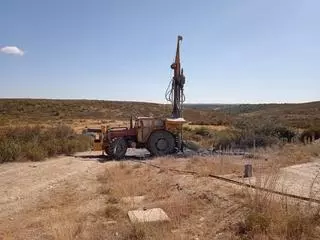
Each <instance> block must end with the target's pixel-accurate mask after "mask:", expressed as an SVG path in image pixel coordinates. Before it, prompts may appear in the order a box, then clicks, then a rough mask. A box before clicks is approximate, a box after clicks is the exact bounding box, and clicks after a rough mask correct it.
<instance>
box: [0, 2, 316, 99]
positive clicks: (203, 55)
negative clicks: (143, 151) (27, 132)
mask: <svg viewBox="0 0 320 240" xmlns="http://www.w3.org/2000/svg"><path fill="white" fill-rule="evenodd" d="M0 3H1V4H0V48H2V50H3V51H2V52H0V83H1V88H0V97H1V98H21V97H28V98H63V99H69V98H70V99H84V98H85V99H106V100H134V101H135V100H136V101H149V102H160V103H165V97H164V94H165V90H166V88H167V85H168V83H169V81H170V79H171V77H172V72H171V69H170V65H171V63H172V61H173V58H174V54H175V47H176V38H177V35H178V34H181V35H182V36H183V38H184V39H183V42H182V46H181V58H182V65H183V68H184V72H185V75H186V85H185V94H186V102H189V103H191V102H193V103H199V102H203V103H262V102H264V103H268V102H307V101H315V100H320V81H319V78H320V14H319V9H320V1H317V0H304V1H302V0H301V1H295V0H281V1H278V0H268V1H267V0H265V1H257V0H242V1H239V0H220V1H218V0H215V1H213V0H202V1H194V0H193V1H192V0H176V1H172V0H135V1H133V0H112V1H111V0H91V1H89V0H86V1H85V0H55V1H49V0H30V1H25V0H0ZM5 47H17V49H12V48H10V51H6V50H8V48H7V49H5ZM19 50H21V51H23V53H24V54H18V53H22V52H19ZM9 53H13V54H9ZM14 53H16V54H14Z"/></svg>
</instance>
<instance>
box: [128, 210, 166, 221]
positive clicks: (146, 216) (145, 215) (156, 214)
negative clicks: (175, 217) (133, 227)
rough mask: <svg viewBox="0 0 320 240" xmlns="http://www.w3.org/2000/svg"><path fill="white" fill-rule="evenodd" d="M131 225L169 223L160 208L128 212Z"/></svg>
mask: <svg viewBox="0 0 320 240" xmlns="http://www.w3.org/2000/svg"><path fill="white" fill-rule="evenodd" d="M128 216H129V219H130V221H131V222H132V223H142V222H160V221H170V218H169V217H168V215H167V214H166V213H165V212H164V211H163V210H162V209H161V208H151V209H147V210H132V211H129V212H128Z"/></svg>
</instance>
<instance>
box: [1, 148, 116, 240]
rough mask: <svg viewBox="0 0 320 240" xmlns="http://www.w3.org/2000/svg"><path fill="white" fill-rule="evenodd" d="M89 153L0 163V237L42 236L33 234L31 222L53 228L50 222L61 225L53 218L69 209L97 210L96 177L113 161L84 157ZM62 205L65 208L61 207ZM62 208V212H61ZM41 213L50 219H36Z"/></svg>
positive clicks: (97, 184)
mask: <svg viewBox="0 0 320 240" xmlns="http://www.w3.org/2000/svg"><path fill="white" fill-rule="evenodd" d="M90 154H91V155H93V154H94V153H83V154H82V155H80V156H77V157H72V156H70V157H58V158H53V159H49V160H47V161H44V162H24V163H8V164H3V165H1V166H0V184H1V188H0V239H1V237H2V238H4V239H11V238H12V239H37V238H39V239H43V237H44V236H42V235H41V234H40V235H38V236H34V235H33V231H34V229H35V228H34V226H35V225H37V224H38V225H39V228H40V227H41V229H44V228H43V225H47V226H46V227H47V228H53V227H54V224H63V220H62V221H61V219H55V218H61V217H64V215H65V214H67V213H68V212H70V211H73V210H74V211H79V212H80V213H81V212H94V211H95V210H99V201H100V200H101V199H100V198H99V195H96V194H97V193H96V192H97V191H96V188H98V187H99V183H98V181H97V180H96V179H97V176H98V174H99V172H101V171H103V170H104V169H105V166H104V165H106V164H107V165H110V166H112V164H113V162H106V163H100V162H99V161H97V158H91V157H84V156H88V155H90ZM95 154H96V153H95ZM75 196H79V198H77V197H75ZM71 197H72V199H71ZM99 199H100V200H99ZM70 200H72V201H73V202H72V203H71V202H70ZM75 200H76V201H75ZM65 204H68V209H63V206H64V205H65ZM57 205H59V206H60V207H59V208H57ZM72 206H74V208H72ZM50 208H52V209H56V210H57V209H58V211H60V213H58V212H50V211H48V209H49V210H50ZM61 211H62V212H61ZM63 211H66V212H65V213H64V214H62V213H63ZM42 214H52V218H51V220H52V222H51V223H45V222H39V221H42V220H43V218H41V215H42ZM26 219H28V221H26ZM47 219H48V218H47ZM49 219H50V218H49ZM69 220H72V219H69ZM60 221H61V222H60ZM29 228H30V229H33V230H32V232H29V231H28V229H29ZM37 234H38V233H37ZM43 234H45V233H43ZM56 234H59V233H56Z"/></svg>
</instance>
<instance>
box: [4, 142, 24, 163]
mask: <svg viewBox="0 0 320 240" xmlns="http://www.w3.org/2000/svg"><path fill="white" fill-rule="evenodd" d="M20 153H21V146H20V145H19V144H18V143H15V142H14V140H12V139H7V140H6V139H5V138H2V139H0V163H3V162H13V161H16V160H17V159H18V158H19V156H20Z"/></svg>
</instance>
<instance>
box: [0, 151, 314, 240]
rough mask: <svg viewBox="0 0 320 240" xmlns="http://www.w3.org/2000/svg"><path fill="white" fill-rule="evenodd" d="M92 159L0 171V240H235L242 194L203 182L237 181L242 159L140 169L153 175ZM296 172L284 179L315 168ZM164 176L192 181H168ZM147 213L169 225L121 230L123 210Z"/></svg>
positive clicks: (163, 162) (164, 161)
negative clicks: (155, 211)
mask: <svg viewBox="0 0 320 240" xmlns="http://www.w3.org/2000/svg"><path fill="white" fill-rule="evenodd" d="M99 154H100V152H93V153H81V154H78V155H76V156H70V157H59V158H54V159H49V160H47V161H44V162H25V163H7V164H2V165H1V166H0V184H1V188H0V239H45V240H47V239H115V240H117V239H238V236H237V232H238V224H239V222H240V221H242V219H243V217H244V213H245V211H246V202H245V199H246V194H247V192H246V190H245V189H242V188H240V187H237V186H234V185H230V184H229V183H224V182H221V181H218V180H215V179H212V178H208V177H207V174H208V173H214V174H219V175H224V176H229V177H230V178H236V177H239V176H241V175H242V174H243V164H244V163H246V162H247V161H248V160H247V159H243V158H242V157H239V156H237V157H229V156H220V157H206V158H201V157H193V158H188V159H173V158H158V159H154V160H149V161H147V163H153V164H157V165H159V166H161V168H160V169H157V168H152V167H150V166H149V165H148V164H139V163H137V162H133V161H130V160H129V161H121V162H116V161H99V160H101V158H99V157H97V155H99ZM129 154H130V153H129ZM251 161H253V160H251ZM254 161H256V162H257V164H256V165H254V166H260V167H261V169H267V168H268V166H269V165H270V161H265V159H264V158H263V159H260V160H254ZM301 166H302V168H301ZM301 166H300V168H297V167H291V168H285V170H284V171H285V172H290V171H291V172H292V171H294V174H295V178H296V179H302V178H303V177H304V176H305V177H306V178H308V177H309V176H307V175H308V173H306V171H308V166H315V167H316V168H318V166H319V165H317V164H316V165H312V164H311V165H310V164H309V165H301ZM303 166H304V167H303ZM305 166H307V168H305ZM168 168H175V169H181V170H190V171H197V172H199V175H198V176H193V175H188V174H181V173H173V172H171V171H168V170H167V169H168ZM295 169H297V170H295ZM299 169H303V171H300V170H299ZM311 169H312V171H315V168H314V167H311ZM300 172H301V174H299V173H300ZM290 176H291V175H290ZM137 195H138V196H141V195H143V196H145V200H144V201H142V202H140V203H138V204H134V205H132V204H128V203H124V202H122V201H121V199H122V198H123V197H128V196H137ZM152 207H161V208H163V209H164V210H165V212H166V213H167V214H168V216H169V217H170V219H171V222H170V223H169V224H164V225H156V226H154V225H144V226H135V225H132V224H131V223H130V222H129V220H128V217H127V215H126V214H127V211H128V210H131V209H137V208H152Z"/></svg>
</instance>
